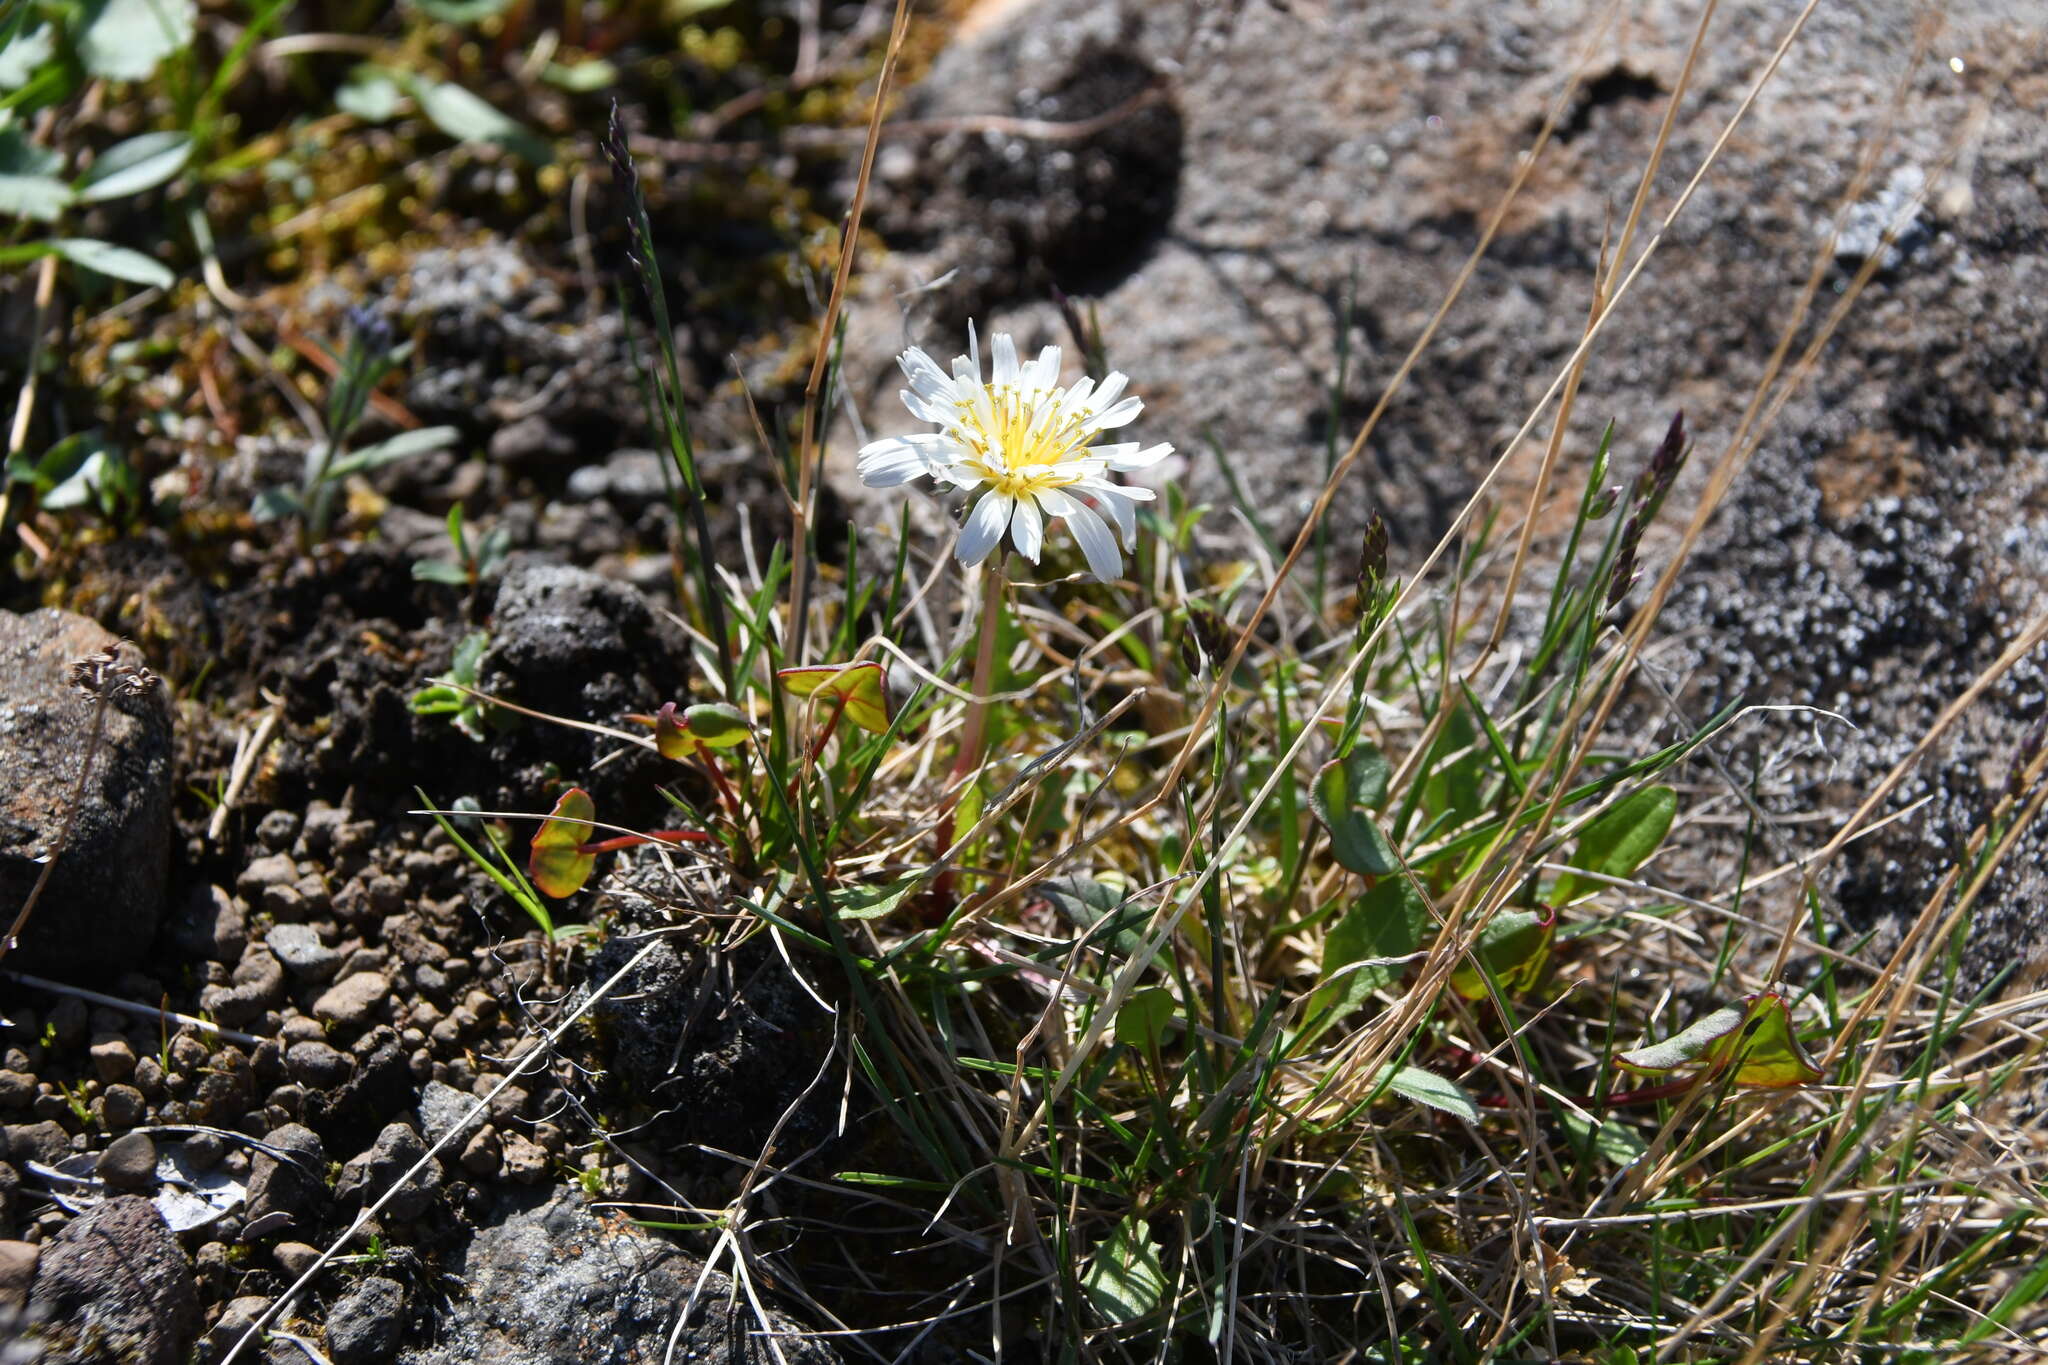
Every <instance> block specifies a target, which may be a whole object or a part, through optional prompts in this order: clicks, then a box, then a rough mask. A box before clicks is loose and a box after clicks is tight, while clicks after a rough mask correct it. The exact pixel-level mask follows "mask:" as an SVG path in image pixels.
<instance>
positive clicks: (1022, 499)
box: [859, 324, 1173, 582]
mask: <svg viewBox="0 0 2048 1365" xmlns="http://www.w3.org/2000/svg"><path fill="white" fill-rule="evenodd" d="M989 350H990V353H991V358H992V365H991V368H990V375H989V378H988V379H987V380H986V381H984V380H983V379H982V377H981V349H980V347H979V345H978V344H977V343H976V341H975V337H974V328H973V326H972V324H970V325H969V327H968V330H967V354H966V355H963V356H960V357H958V358H957V359H955V360H954V361H953V373H952V374H951V375H950V376H949V375H947V373H946V372H945V371H944V370H942V369H940V368H939V367H938V364H937V363H936V362H935V361H933V359H932V358H931V357H930V356H928V355H926V354H925V353H924V352H923V351H921V350H918V349H917V348H916V347H912V348H911V349H910V350H907V351H905V352H904V353H903V354H902V355H901V356H899V357H897V363H898V364H900V365H902V367H903V373H904V374H906V375H908V376H909V377H910V387H909V388H907V389H905V390H904V391H903V405H904V406H905V407H907V408H909V409H910V412H911V415H912V416H914V417H916V418H917V419H918V420H919V421H923V422H930V423H931V424H932V425H934V426H936V427H937V428H938V430H937V431H933V432H925V433H922V434H917V435H910V436H892V437H889V438H888V439H886V440H881V441H873V442H870V443H869V444H867V445H865V446H863V447H862V448H861V452H860V465H859V468H860V477H861V482H862V483H865V484H866V485H867V486H868V487H870V488H894V487H896V486H898V485H900V484H905V483H908V482H910V481H911V480H912V479H916V478H922V477H930V478H931V479H933V480H935V481H936V482H938V483H940V484H950V485H951V486H953V487H955V488H959V489H963V490H965V491H967V492H973V491H974V490H975V489H979V488H985V489H986V490H987V491H986V492H984V493H982V495H981V497H980V499H979V500H978V501H976V502H975V504H974V508H973V510H972V511H971V512H969V513H968V514H967V525H966V526H965V527H964V528H963V529H962V530H961V532H960V545H959V549H958V554H959V557H960V562H961V563H962V564H967V565H974V564H979V563H981V562H982V561H983V560H984V559H987V558H988V556H989V554H990V552H992V551H993V550H995V549H996V547H997V546H999V545H1001V544H1002V541H1003V536H1004V533H1005V532H1007V533H1008V534H1009V537H1010V543H1011V544H1013V545H1014V546H1016V549H1017V553H1018V554H1021V555H1023V556H1024V557H1025V558H1026V559H1028V560H1030V561H1031V562H1032V563H1034V564H1036V563H1037V562H1038V555H1039V551H1040V550H1041V549H1042V548H1043V546H1044V544H1045V523H1046V519H1047V518H1056V519H1058V520H1060V521H1064V522H1065V523H1066V524H1067V529H1068V530H1070V531H1072V532H1073V533H1074V539H1075V540H1077V541H1079V542H1080V545H1081V553H1082V554H1084V555H1086V556H1087V558H1088V568H1089V571H1090V572H1092V573H1093V574H1094V575H1095V576H1096V577H1097V578H1099V579H1102V580H1103V581H1105V582H1107V581H1108V580H1110V579H1113V578H1115V577H1117V575H1118V574H1120V573H1122V572H1123V557H1122V556H1121V555H1120V554H1118V553H1117V537H1116V536H1114V535H1112V534H1111V533H1110V530H1109V526H1108V524H1107V523H1106V522H1105V521H1104V517H1105V515H1106V516H1107V517H1108V520H1109V521H1113V522H1115V523H1116V529H1117V531H1118V532H1119V533H1121V535H1122V537H1123V543H1124V548H1125V549H1132V548H1135V546H1136V542H1137V534H1138V504H1139V503H1141V502H1149V501H1151V500H1152V496H1153V494H1152V490H1151V489H1149V488H1138V487H1133V486H1130V485H1127V484H1119V483H1114V482H1111V480H1110V478H1109V475H1110V474H1112V473H1120V472H1127V471H1129V470H1133V469H1144V468H1146V467H1147V466H1148V465H1154V464H1157V463H1159V461H1161V460H1163V459H1165V458H1166V457H1167V456H1168V455H1170V454H1172V453H1173V447H1172V446H1170V445H1155V446H1140V445H1139V444H1138V443H1137V442H1135V441H1130V442H1122V443H1117V442H1112V443H1108V444H1104V445H1090V444H1089V442H1090V441H1092V440H1094V439H1095V437H1096V436H1097V435H1099V434H1100V433H1102V432H1105V431H1109V430H1112V429H1114V428H1117V427H1122V426H1128V425H1129V424H1130V423H1131V422H1132V421H1133V420H1134V419H1135V418H1136V417H1137V415H1138V411H1139V409H1140V408H1142V407H1143V406H1144V404H1143V403H1141V402H1140V401H1139V400H1138V399H1136V398H1127V397H1125V396H1124V385H1125V383H1126V380H1125V378H1124V376H1123V375H1121V374H1112V375H1110V376H1109V377H1108V378H1107V379H1105V380H1103V381H1102V383H1101V385H1100V386H1098V385H1097V384H1096V383H1095V381H1094V380H1092V379H1081V380H1077V381H1076V382H1075V383H1073V384H1070V385H1068V386H1067V387H1066V388H1064V389H1062V388H1061V387H1059V376H1060V348H1059V347H1057V346H1048V347H1046V348H1045V349H1044V350H1042V351H1040V352H1039V353H1038V358H1037V359H1036V360H1030V361H1025V362H1024V363H1022V364H1019V363H1018V360H1017V346H1016V343H1015V342H1013V341H1012V340H1011V339H1010V337H1009V334H1008V333H1005V332H998V333H996V334H995V336H994V337H993V338H992V339H991V340H990V343H989Z"/></svg>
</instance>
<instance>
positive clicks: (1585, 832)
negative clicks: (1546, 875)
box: [1550, 787, 1678, 905]
mask: <svg viewBox="0 0 2048 1365" xmlns="http://www.w3.org/2000/svg"><path fill="white" fill-rule="evenodd" d="M1677 814H1678V793H1677V792H1675V791H1673V790H1672V789H1671V788H1669V787H1645V788H1644V789H1643V790H1642V791H1639V792H1636V793H1634V794H1632V795H1630V796H1628V797H1627V798H1625V799H1623V800H1620V801H1617V802H1615V803H1614V804H1613V805H1612V806H1610V807H1608V808H1607V809H1606V810H1604V811H1602V812H1600V814H1598V815H1596V816H1594V817H1593V818H1592V819H1591V820H1588V821H1587V822H1586V827H1585V828H1584V829H1582V830H1580V831H1579V847H1578V851H1577V852H1576V853H1574V854H1573V855H1572V866H1573V867H1582V868H1584V869H1585V870H1586V871H1588V872H1597V873H1599V874H1601V875H1602V876H1604V877H1633V876H1634V875H1635V874H1636V869H1637V868H1639V867H1641V866H1642V865H1643V864H1644V863H1645V862H1646V861H1648V859H1649V857H1650V855H1651V854H1652V853H1655V852H1656V851H1657V845H1659V844H1661V843H1663V842H1664V836H1665V835H1666V834H1669V833H1670V832H1671V821H1672V819H1673V818H1674V817H1675V816H1676V815H1677ZM1600 885H1601V883H1599V882H1595V881H1592V880H1590V879H1589V878H1585V877H1574V876H1572V875H1571V874H1570V873H1566V874H1565V875H1564V876H1562V877H1559V878H1558V879H1557V886H1556V888H1555V889H1554V890H1553V891H1552V892H1551V893H1550V902H1551V904H1553V905H1569V904H1571V902H1573V901H1575V900H1577V899H1578V898H1579V897H1580V896H1583V895H1586V894H1587V893H1589V892H1592V891H1595V890H1598V889H1599V887H1600Z"/></svg>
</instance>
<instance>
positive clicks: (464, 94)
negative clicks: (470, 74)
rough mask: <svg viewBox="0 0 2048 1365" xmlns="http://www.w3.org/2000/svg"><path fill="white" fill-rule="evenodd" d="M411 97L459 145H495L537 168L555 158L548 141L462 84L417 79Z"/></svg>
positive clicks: (429, 118)
mask: <svg viewBox="0 0 2048 1365" xmlns="http://www.w3.org/2000/svg"><path fill="white" fill-rule="evenodd" d="M412 94H413V98H414V99H416V100H418V101H419V102H420V112H422V113H424V114H425V115H426V116H427V118H428V120H429V121H431V122H432V123H433V125H434V126H435V127H436V128H439V129H440V130H441V131H442V132H444V133H446V134H448V136H450V137H452V138H454V139H455V140H456V141H458V142H488V143H492V144H495V145H496V146H500V147H503V148H504V149H505V150H506V151H509V152H513V153H516V154H517V155H519V156H522V157H524V158H525V159H526V160H528V161H530V162H532V163H533V164H534V165H536V166H545V165H547V164H548V162H549V161H551V160H553V159H554V154H553V153H552V152H551V151H549V149H548V145H547V144H546V143H545V142H542V141H541V140H540V139H539V138H537V137H535V136H534V135H533V134H532V133H530V132H528V131H527V130H526V129H525V128H524V127H522V126H521V125H520V124H518V123H517V122H515V121H514V120H512V119H509V118H507V117H506V116H505V115H503V114H501V113H499V112H498V111H497V110H496V109H494V108H492V107H491V106H490V105H489V104H487V103H485V102H484V101H483V100H482V99H480V98H478V97H477V96H475V95H473V94H471V93H470V92H469V91H467V90H465V89H463V88H462V87H461V86H459V85H456V84H454V83H452V82H449V81H423V80H418V79H415V80H414V81H413V82H412Z"/></svg>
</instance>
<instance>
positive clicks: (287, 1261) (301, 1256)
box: [270, 1242, 320, 1280]
mask: <svg viewBox="0 0 2048 1365" xmlns="http://www.w3.org/2000/svg"><path fill="white" fill-rule="evenodd" d="M270 1254H271V1255H272V1256H274V1257H276V1258H277V1267H278V1269H280V1270H282V1271H283V1272H284V1273H285V1274H287V1275H289V1276H291V1277H292V1278H293V1279H295V1280H296V1279H297V1278H299V1276H301V1275H303V1274H305V1273H306V1272H307V1271H308V1270H311V1269H312V1268H313V1262H315V1261H317V1260H319V1259H320V1249H319V1248H318V1247H312V1246H307V1245H306V1244H305V1243H304V1242H279V1243H278V1244H277V1245H276V1246H274V1247H272V1248H271V1249H270Z"/></svg>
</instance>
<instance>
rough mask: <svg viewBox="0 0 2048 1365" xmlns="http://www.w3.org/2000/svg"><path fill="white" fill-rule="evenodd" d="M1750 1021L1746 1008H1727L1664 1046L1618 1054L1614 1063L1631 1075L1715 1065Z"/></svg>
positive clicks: (1656, 1045)
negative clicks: (1723, 1048) (1634, 1072)
mask: <svg viewBox="0 0 2048 1365" xmlns="http://www.w3.org/2000/svg"><path fill="white" fill-rule="evenodd" d="M1748 1018H1749V1011H1748V1010H1747V1009H1745V1008H1744V1007H1743V1006H1741V1005H1728V1006H1724V1007H1723V1008H1721V1009H1718V1010H1715V1011H1714V1012H1713V1013H1712V1014H1710V1015H1708V1016H1707V1017H1706V1018H1704V1019H1700V1020H1696V1021H1694V1022H1693V1023H1692V1024H1690V1025H1688V1026H1687V1027H1686V1028H1684V1029H1682V1030H1680V1031H1679V1032H1677V1033H1674V1034H1672V1035H1671V1036H1670V1037H1669V1038H1666V1039H1665V1040H1664V1041H1663V1042H1661V1043H1649V1044H1646V1045H1645V1046H1643V1047H1638V1048H1631V1049H1630V1050H1629V1051H1627V1052H1623V1053H1619V1054H1617V1055H1616V1056H1615V1059H1614V1060H1615V1061H1617V1062H1619V1063H1620V1064H1621V1065H1623V1066H1625V1067H1627V1068H1628V1069H1629V1070H1630V1071H1671V1070H1675V1069H1676V1068H1678V1067H1681V1066H1687V1065H1690V1064H1691V1063H1694V1062H1702V1063H1706V1064H1709V1065H1711V1064H1712V1063H1713V1062H1714V1059H1715V1056H1716V1054H1717V1051H1718V1050H1720V1049H1721V1048H1722V1047H1723V1045H1724V1044H1726V1043H1727V1041H1728V1040H1729V1039H1731V1038H1733V1037H1735V1036H1736V1033H1737V1031H1738V1030H1740V1029H1741V1028H1742V1025H1743V1022H1744V1021H1745V1020H1746V1019H1748Z"/></svg>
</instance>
